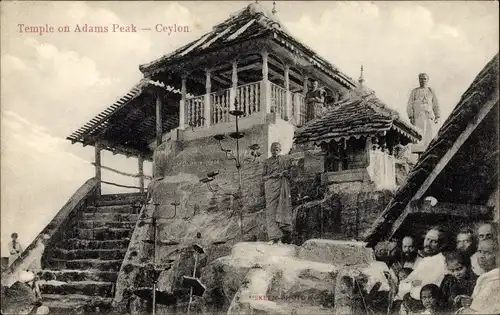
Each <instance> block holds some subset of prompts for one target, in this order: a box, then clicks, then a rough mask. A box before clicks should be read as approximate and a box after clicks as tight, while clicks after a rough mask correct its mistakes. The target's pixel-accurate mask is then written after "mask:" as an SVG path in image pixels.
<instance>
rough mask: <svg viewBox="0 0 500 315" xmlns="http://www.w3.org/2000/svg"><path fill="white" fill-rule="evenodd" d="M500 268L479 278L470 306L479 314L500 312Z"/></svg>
mask: <svg viewBox="0 0 500 315" xmlns="http://www.w3.org/2000/svg"><path fill="white" fill-rule="evenodd" d="M499 297H500V269H499V268H495V269H493V270H490V271H488V272H486V273H484V274H482V275H480V276H479V278H477V281H476V286H475V287H474V291H473V292H472V304H471V306H470V308H471V309H472V310H474V311H476V312H477V313H478V314H500V299H499Z"/></svg>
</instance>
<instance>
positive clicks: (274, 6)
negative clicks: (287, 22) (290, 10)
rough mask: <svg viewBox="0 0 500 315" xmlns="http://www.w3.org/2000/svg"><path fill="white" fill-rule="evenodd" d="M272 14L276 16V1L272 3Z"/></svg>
mask: <svg viewBox="0 0 500 315" xmlns="http://www.w3.org/2000/svg"><path fill="white" fill-rule="evenodd" d="M271 12H272V13H273V14H276V13H278V11H276V1H273V10H272V11H271Z"/></svg>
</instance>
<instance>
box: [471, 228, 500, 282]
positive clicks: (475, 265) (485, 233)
mask: <svg viewBox="0 0 500 315" xmlns="http://www.w3.org/2000/svg"><path fill="white" fill-rule="evenodd" d="M497 229H498V228H497V226H496V224H495V223H493V222H488V223H482V224H480V225H479V227H478V229H477V239H478V240H479V241H484V240H493V239H495V240H496V239H497V232H496V231H497ZM471 263H472V271H473V272H474V273H475V274H476V275H478V276H480V275H482V274H483V273H485V270H484V269H483V268H481V266H480V265H479V253H478V252H476V253H474V255H472V257H471Z"/></svg>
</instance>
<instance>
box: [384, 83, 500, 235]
mask: <svg viewBox="0 0 500 315" xmlns="http://www.w3.org/2000/svg"><path fill="white" fill-rule="evenodd" d="M497 102H498V91H495V92H494V93H493V95H492V98H491V99H490V100H489V101H488V102H486V104H484V106H483V107H482V108H481V109H480V110H479V113H478V114H477V116H476V119H472V120H471V121H470V122H469V124H468V125H467V127H466V128H465V130H464V131H463V132H462V133H461V134H460V136H459V137H458V138H457V140H456V141H455V143H454V144H453V145H452V147H451V148H450V149H449V150H448V151H447V152H446V153H445V154H444V155H443V157H442V158H441V159H440V160H439V162H438V163H437V164H436V166H435V167H434V169H433V170H432V172H431V173H430V174H429V176H428V177H427V178H426V179H425V181H424V183H423V184H422V185H421V186H420V188H419V189H418V191H417V192H416V193H415V195H413V197H412V199H411V200H410V202H409V203H408V204H407V205H406V208H405V210H404V211H403V213H402V214H401V215H400V216H399V218H398V219H397V220H396V221H395V222H394V224H393V225H392V228H391V231H390V233H389V236H392V235H394V233H396V231H397V230H398V229H399V228H400V227H401V225H402V224H403V222H404V221H405V219H406V217H407V216H408V214H409V213H410V204H411V202H412V201H414V200H418V199H421V198H422V197H423V195H424V193H425V192H426V191H427V190H428V189H429V187H430V186H431V184H432V183H433V182H434V180H436V178H437V177H438V175H439V174H441V171H442V170H443V169H444V168H445V167H446V165H448V163H449V162H450V161H451V159H452V158H453V156H455V154H456V153H457V152H458V150H459V149H460V147H462V145H463V144H464V143H465V141H467V139H469V137H470V136H471V134H472V133H473V132H474V130H476V128H477V126H479V124H480V123H481V122H482V121H483V120H484V118H485V117H486V115H487V114H488V113H489V112H490V111H491V109H492V108H493V106H494V105H495V104H496V103H497ZM438 202H439V200H438Z"/></svg>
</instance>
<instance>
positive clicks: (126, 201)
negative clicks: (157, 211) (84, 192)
mask: <svg viewBox="0 0 500 315" xmlns="http://www.w3.org/2000/svg"><path fill="white" fill-rule="evenodd" d="M145 199H146V198H141V197H136V196H130V197H121V198H113V199H107V198H99V199H98V200H97V201H96V203H95V204H96V206H116V205H135V204H142V203H144V201H145Z"/></svg>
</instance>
